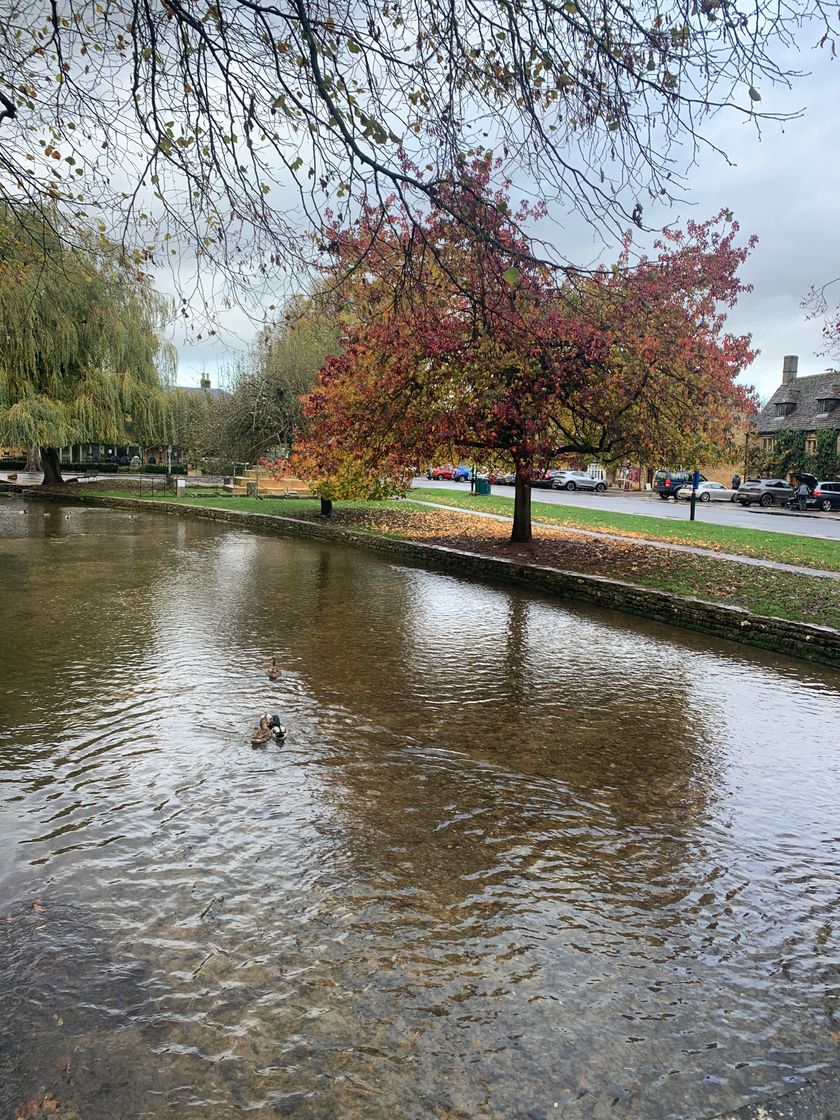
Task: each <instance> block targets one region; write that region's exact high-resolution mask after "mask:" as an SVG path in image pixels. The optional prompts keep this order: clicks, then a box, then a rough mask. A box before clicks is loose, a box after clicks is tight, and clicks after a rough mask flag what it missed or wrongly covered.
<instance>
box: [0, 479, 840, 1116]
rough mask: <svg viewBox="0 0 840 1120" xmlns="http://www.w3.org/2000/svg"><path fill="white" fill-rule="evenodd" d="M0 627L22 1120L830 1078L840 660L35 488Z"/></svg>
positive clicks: (5, 885)
mask: <svg viewBox="0 0 840 1120" xmlns="http://www.w3.org/2000/svg"><path fill="white" fill-rule="evenodd" d="M0 618H2V619H3V620H4V631H5V639H6V640H5V643H4V647H3V649H2V651H0V838H2V841H3V843H2V845H0V992H2V999H0V1115H2V1116H3V1117H5V1116H6V1115H11V1114H12V1113H13V1112H14V1110H15V1108H16V1107H18V1106H19V1105H20V1104H21V1102H23V1101H26V1100H27V1099H30V1098H32V1097H33V1096H37V1094H38V1093H43V1092H45V1091H46V1092H48V1093H50V1094H51V1096H53V1097H55V1098H56V1099H57V1100H60V1101H61V1102H63V1103H64V1104H65V1105H66V1107H67V1108H68V1109H69V1108H75V1109H77V1110H79V1112H80V1113H81V1114H82V1115H83V1116H84V1117H85V1118H86V1120H97V1118H98V1117H111V1116H119V1117H141V1116H142V1117H144V1118H146V1117H148V1118H157V1117H164V1116H165V1117H169V1116H172V1115H176V1114H178V1113H179V1112H180V1111H181V1110H189V1111H191V1113H192V1114H193V1115H195V1116H199V1117H213V1118H214V1120H224V1118H227V1117H233V1116H236V1115H240V1114H241V1113H242V1112H243V1111H246V1110H247V1112H248V1113H249V1114H250V1115H253V1116H255V1117H266V1118H267V1117H276V1116H285V1115H289V1116H295V1117H301V1118H305V1120H310V1118H312V1120H314V1118H316V1117H339V1118H343V1117H359V1116H364V1117H371V1118H380V1117H382V1118H386V1117H387V1118H388V1120H392V1118H393V1117H395V1116H398V1117H411V1118H414V1117H416V1118H425V1117H453V1118H454V1117H458V1118H461V1117H464V1118H466V1117H470V1118H484V1117H497V1118H512V1117H517V1118H518V1117H528V1118H532V1117H534V1118H536V1117H546V1116H562V1117H566V1118H574V1120H576V1118H584V1117H586V1118H589V1117H592V1118H597V1117H605V1116H616V1117H622V1118H624V1117H630V1118H640V1120H642V1118H643V1120H649V1118H656V1117H691V1118H692V1120H696V1118H698V1117H704V1116H712V1115H713V1114H715V1113H716V1112H718V1111H721V1110H723V1109H724V1108H727V1107H735V1106H737V1105H739V1104H741V1103H743V1102H744V1101H746V1100H748V1099H755V1098H758V1097H761V1096H763V1095H767V1094H770V1093H772V1092H774V1091H779V1090H781V1089H782V1088H784V1087H785V1086H786V1085H787V1084H790V1083H792V1082H794V1081H795V1080H796V1079H797V1078H801V1077H804V1076H807V1074H808V1073H809V1071H813V1070H815V1069H818V1068H822V1067H825V1066H827V1065H829V1064H830V1063H831V1062H832V1061H834V1060H836V1058H837V1048H838V1042H837V1040H836V1038H834V1037H832V1031H837V1030H838V1028H840V1022H838V1016H840V1011H839V1010H838V1007H837V997H838V976H840V971H838V965H839V964H840V954H839V953H838V944H837V934H836V928H837V923H838V918H840V905H838V898H837V889H836V882H837V869H838V857H840V829H838V826H837V811H836V806H837V801H838V792H840V750H838V743H840V705H838V703H837V700H838V688H837V683H838V682H837V678H836V675H833V674H831V673H830V672H828V671H824V670H820V669H818V668H814V667H812V666H809V665H805V664H797V663H795V662H792V661H787V660H783V659H773V658H772V657H769V656H767V655H763V654H758V653H754V652H751V651H746V650H742V649H738V648H736V647H734V646H731V645H724V644H715V643H712V642H708V641H706V640H704V639H702V638H700V637H698V636H692V635H685V634H681V633H679V632H677V631H671V630H668V629H667V628H665V627H658V626H654V625H648V624H643V623H638V624H636V623H634V622H633V621H632V620H629V619H627V618H625V617H619V616H614V615H607V614H598V613H595V612H594V611H589V610H585V609H567V608H566V607H563V606H559V605H558V604H557V603H555V602H553V601H551V600H549V599H546V598H540V597H538V596H531V595H528V594H526V593H524V592H519V591H516V590H508V589H500V588H498V587H487V586H483V585H474V584H471V583H469V582H466V581H462V580H459V579H454V578H448V577H446V576H442V575H440V574H436V573H430V572H425V571H422V570H417V569H412V568H408V567H402V566H398V565H392V564H389V563H386V562H383V561H381V560H379V559H374V558H371V557H369V556H366V555H363V554H361V553H356V552H353V551H349V550H347V551H345V550H342V549H339V548H328V547H325V546H322V545H319V544H308V543H301V542H285V541H281V540H275V539H272V538H269V537H260V536H256V535H250V534H245V533H239V532H236V531H231V530H224V529H218V528H215V527H213V526H211V525H205V524H198V523H192V522H186V521H184V522H182V521H177V520H170V519H168V518H164V517H161V516H154V515H149V516H139V515H135V516H131V515H128V514H123V513H117V512H114V511H103V510H84V509H75V508H66V509H62V508H59V507H49V508H48V509H47V510H44V509H43V508H42V507H36V506H32V507H31V508H28V507H26V506H24V505H23V504H22V503H20V502H18V501H11V500H9V499H3V500H2V501H0ZM272 653H275V654H277V656H278V658H279V660H280V663H281V665H282V666H283V669H284V673H283V678H282V680H281V681H279V682H277V683H272V682H270V681H268V679H267V677H266V675H265V669H266V665H267V662H268V658H269V656H270V655H271V654H272ZM265 710H271V711H278V712H280V713H282V716H283V721H284V723H286V724H287V726H288V727H289V736H288V739H287V741H286V743H285V744H284V745H283V746H282V747H278V746H275V745H271V746H269V747H268V748H266V749H265V750H264V751H254V750H252V748H251V746H250V742H249V735H248V732H249V729H250V727H251V726H252V725H253V724H254V722H255V721H256V717H258V716H259V714H260V713H261V712H262V711H265Z"/></svg>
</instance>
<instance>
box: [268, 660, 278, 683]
mask: <svg viewBox="0 0 840 1120" xmlns="http://www.w3.org/2000/svg"><path fill="white" fill-rule="evenodd" d="M268 679H269V680H270V681H279V680H280V666H279V665H278V664H277V658H276V657H272V659H271V664H270V665H269V667H268Z"/></svg>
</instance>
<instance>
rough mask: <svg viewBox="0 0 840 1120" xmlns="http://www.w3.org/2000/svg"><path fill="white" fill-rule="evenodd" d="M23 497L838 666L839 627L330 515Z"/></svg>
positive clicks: (54, 495)
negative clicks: (317, 551)
mask: <svg viewBox="0 0 840 1120" xmlns="http://www.w3.org/2000/svg"><path fill="white" fill-rule="evenodd" d="M26 497H27V499H29V500H31V499H35V500H41V501H55V502H64V503H67V504H79V505H102V506H109V507H112V508H117V509H132V510H142V511H143V512H146V513H160V514H170V515H173V514H174V515H175V516H179V517H184V516H187V517H196V518H199V519H200V520H205V521H221V522H225V523H228V524H234V525H239V526H243V525H244V526H247V527H248V528H251V529H257V530H260V531H261V532H270V533H276V534H279V535H280V536H286V537H302V538H307V539H310V540H311V539H316V540H326V541H339V542H341V543H342V544H348V545H352V546H354V547H357V548H365V549H367V550H369V551H374V552H379V553H382V554H384V555H386V556H392V557H398V558H399V559H401V560H405V561H408V562H410V563H415V564H419V565H422V566H424V567H431V568H437V569H439V570H442V571H446V572H451V573H453V574H458V575H468V576H474V577H476V578H479V579H492V580H501V581H504V582H507V583H516V584H519V585H523V586H526V587H532V588H535V589H537V590H539V591H544V592H548V593H550V594H552V595H556V596H558V597H559V598H562V599H572V600H576V601H578V602H584V603H591V604H593V605H595V606H598V607H604V608H606V609H609V610H617V611H623V612H624V613H626V614H633V615H638V616H639V617H641V618H650V619H654V620H656V621H658V622H666V623H668V624H670V625H672V626H681V627H684V628H685V629H688V630H699V631H701V632H703V633H706V634H714V635H715V637H718V638H728V639H730V640H731V641H736V642H743V643H745V644H747V645H752V646H760V647H761V648H763V649H770V650H776V651H778V652H779V653H785V654H788V655H790V656H793V657H804V658H807V659H808V660H810V661H819V662H822V663H823V664H825V665H835V666H838V667H840V631H839V630H834V629H832V628H831V627H828V626H816V625H814V624H812V623H805V622H791V621H788V620H787V619H781V618H769V617H766V616H762V615H754V614H751V613H750V612H749V611H746V610H743V609H742V608H741V607H731V606H725V605H721V604H718V603H709V602H706V601H705V600H703V599H695V598H692V597H688V596H681V595H672V594H671V593H670V592H667V591H659V590H656V589H653V588H648V587H641V586H639V585H638V584H632V583H624V582H622V581H621V580H614V579H607V578H606V577H604V576H594V575H582V574H581V573H579V572H567V571H563V570H562V569H559V568H550V567H540V566H537V565H532V564H524V563H522V562H521V561H517V560H505V559H503V558H499V557H491V556H480V555H478V554H476V553H473V552H466V551H462V550H460V549H454V548H444V547H442V546H441V545H431V544H421V543H418V542H416V541H407V540H400V539H396V538H392V537H380V536H374V535H372V534H368V533H361V532H354V531H352V530H348V529H341V528H338V527H336V526H333V525H330V524H329V523H323V524H319V523H318V522H314V521H304V520H301V519H299V518H293V517H277V516H274V515H273V514H264V513H246V512H244V511H239V510H226V509H212V508H208V507H206V506H188V505H184V504H181V503H180V502H177V503H176V502H149V501H142V500H140V499H137V498H109V497H104V496H100V495H94V494H62V493H60V492H59V491H47V492H45V491H42V490H38V491H30V492H28V493H27V495H26Z"/></svg>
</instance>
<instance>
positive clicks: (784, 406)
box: [776, 401, 796, 416]
mask: <svg viewBox="0 0 840 1120" xmlns="http://www.w3.org/2000/svg"><path fill="white" fill-rule="evenodd" d="M795 408H796V405H795V404H794V403H793V401H780V402H779V403H777V405H776V415H777V416H790V414H791V412H793V410H794V409H795Z"/></svg>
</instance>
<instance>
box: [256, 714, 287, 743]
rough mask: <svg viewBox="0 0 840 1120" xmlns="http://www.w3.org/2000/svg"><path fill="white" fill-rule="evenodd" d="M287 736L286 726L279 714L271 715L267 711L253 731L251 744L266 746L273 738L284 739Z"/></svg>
mask: <svg viewBox="0 0 840 1120" xmlns="http://www.w3.org/2000/svg"><path fill="white" fill-rule="evenodd" d="M285 738H286V728H285V727H284V726H283V724H282V723H281V722H280V717H279V716H270V715H268V713H266V714H265V715H264V716H263V717H262V718H261V719H260V722H259V725H258V726H257V727H255V728H254V729H253V731H252V732H251V746H252V747H264V746H265V744H266V743H267V742H269V740H271V739H277V740H282V739H285Z"/></svg>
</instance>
